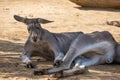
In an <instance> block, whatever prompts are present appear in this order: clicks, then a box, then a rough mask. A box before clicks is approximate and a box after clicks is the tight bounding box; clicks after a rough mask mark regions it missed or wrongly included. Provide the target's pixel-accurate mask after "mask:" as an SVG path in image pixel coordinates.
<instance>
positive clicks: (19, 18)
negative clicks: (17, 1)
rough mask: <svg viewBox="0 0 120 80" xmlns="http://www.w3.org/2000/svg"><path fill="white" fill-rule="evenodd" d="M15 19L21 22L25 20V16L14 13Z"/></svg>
mask: <svg viewBox="0 0 120 80" xmlns="http://www.w3.org/2000/svg"><path fill="white" fill-rule="evenodd" d="M14 19H15V20H17V21H20V22H25V18H23V17H20V16H17V15H14Z"/></svg>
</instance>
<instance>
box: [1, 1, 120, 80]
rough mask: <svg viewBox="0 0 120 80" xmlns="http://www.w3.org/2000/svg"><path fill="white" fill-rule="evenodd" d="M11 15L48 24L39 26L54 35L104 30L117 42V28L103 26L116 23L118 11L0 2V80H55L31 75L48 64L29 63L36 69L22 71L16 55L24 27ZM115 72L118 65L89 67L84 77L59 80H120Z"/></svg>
mask: <svg viewBox="0 0 120 80" xmlns="http://www.w3.org/2000/svg"><path fill="white" fill-rule="evenodd" d="M14 14H17V15H20V16H27V17H40V18H44V19H48V20H52V21H54V22H52V23H49V24H42V26H43V27H44V28H46V29H47V30H49V31H51V32H56V33H58V32H71V31H83V32H85V33H89V32H93V31H104V30H107V31H110V32H111V33H112V34H113V36H114V37H115V39H116V40H117V41H118V42H120V28H119V27H115V26H109V25H107V24H106V21H111V20H119V21H120V9H100V8H83V7H80V6H78V5H76V4H74V3H71V2H70V1H68V0H0V80H56V79H55V78H49V76H48V75H45V76H34V75H33V74H32V71H33V70H36V69H40V68H44V67H50V66H51V64H52V62H48V61H47V62H46V61H39V62H37V60H36V59H33V61H34V62H35V64H37V67H36V69H26V68H25V67H24V64H22V62H21V60H20V54H21V52H22V47H23V45H24V43H25V40H26V39H27V37H28V32H27V29H26V25H25V24H23V23H19V22H16V21H15V20H14V19H13V15H14ZM119 68H120V66H119V64H114V65H112V64H111V65H107V64H106V65H98V66H92V67H90V68H88V71H89V72H86V73H85V74H79V75H75V76H70V77H65V78H60V80H120V70H119Z"/></svg>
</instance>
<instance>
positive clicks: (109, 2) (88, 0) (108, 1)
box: [70, 0, 120, 8]
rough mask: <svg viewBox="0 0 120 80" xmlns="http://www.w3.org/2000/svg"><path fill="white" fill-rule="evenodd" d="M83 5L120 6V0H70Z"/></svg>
mask: <svg viewBox="0 0 120 80" xmlns="http://www.w3.org/2000/svg"><path fill="white" fill-rule="evenodd" d="M70 1H72V2H74V3H76V4H78V5H80V6H83V7H103V8H120V0H70Z"/></svg>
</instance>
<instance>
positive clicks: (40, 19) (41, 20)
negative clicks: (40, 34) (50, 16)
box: [37, 18, 53, 24]
mask: <svg viewBox="0 0 120 80" xmlns="http://www.w3.org/2000/svg"><path fill="white" fill-rule="evenodd" d="M37 20H38V22H39V23H42V24H46V23H51V22H53V21H49V20H46V19H42V18H38V19H37Z"/></svg>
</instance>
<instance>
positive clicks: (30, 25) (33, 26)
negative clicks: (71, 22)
mask: <svg viewBox="0 0 120 80" xmlns="http://www.w3.org/2000/svg"><path fill="white" fill-rule="evenodd" d="M14 19H15V20H17V21H19V22H23V23H25V24H26V25H27V29H28V32H29V34H30V36H29V39H30V40H31V42H34V43H35V42H38V41H40V40H41V38H42V34H43V29H42V27H41V25H40V23H43V24H45V23H49V22H52V21H48V20H45V19H41V18H24V17H20V16H17V15H14Z"/></svg>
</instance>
